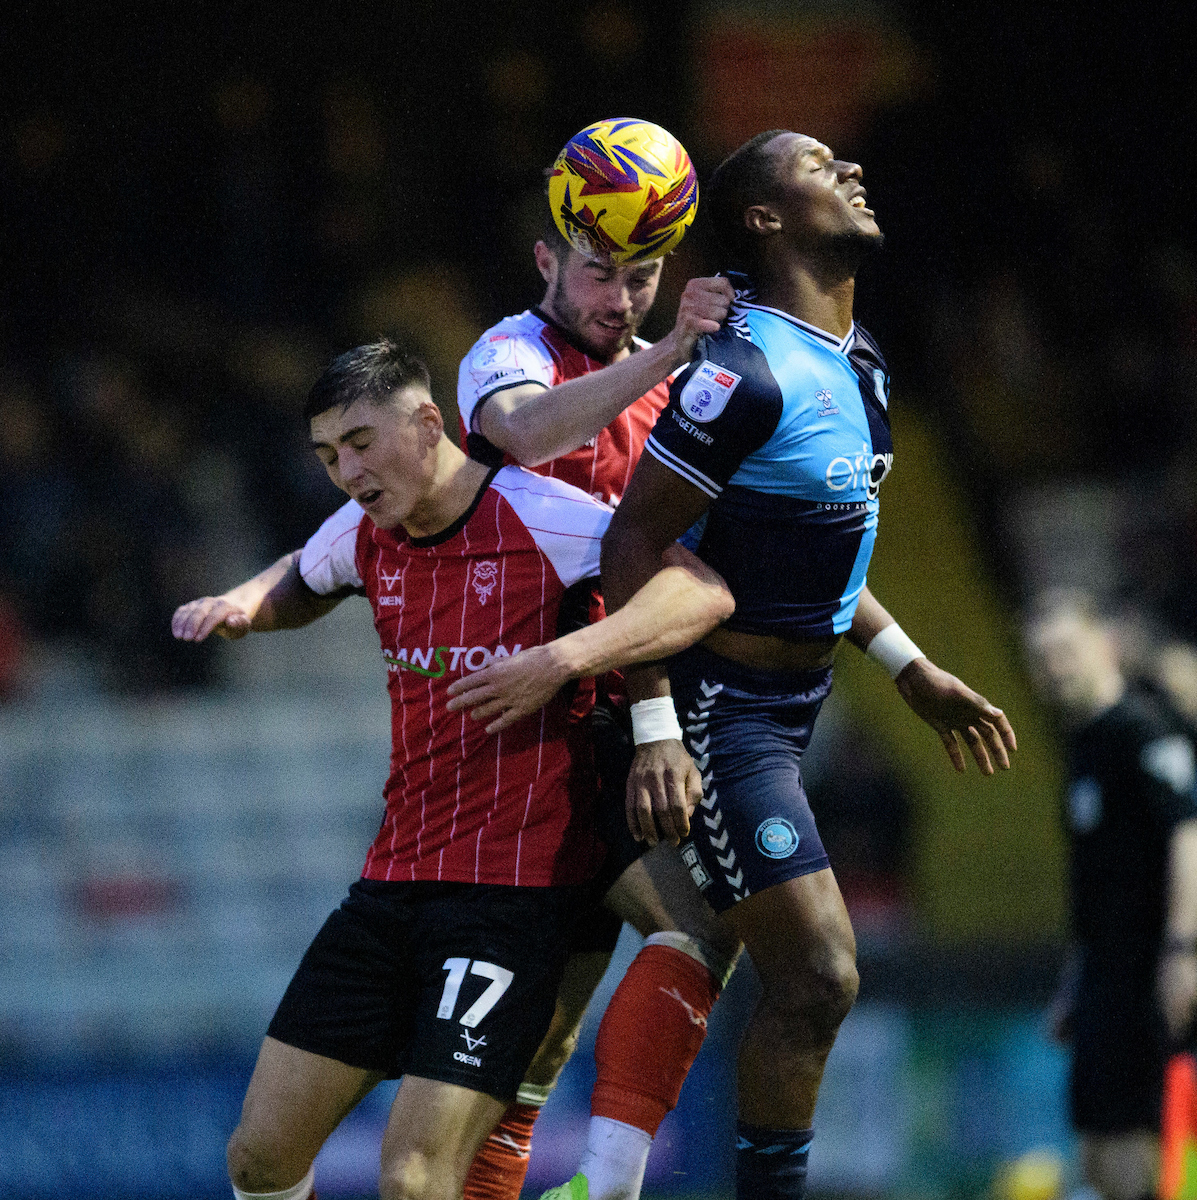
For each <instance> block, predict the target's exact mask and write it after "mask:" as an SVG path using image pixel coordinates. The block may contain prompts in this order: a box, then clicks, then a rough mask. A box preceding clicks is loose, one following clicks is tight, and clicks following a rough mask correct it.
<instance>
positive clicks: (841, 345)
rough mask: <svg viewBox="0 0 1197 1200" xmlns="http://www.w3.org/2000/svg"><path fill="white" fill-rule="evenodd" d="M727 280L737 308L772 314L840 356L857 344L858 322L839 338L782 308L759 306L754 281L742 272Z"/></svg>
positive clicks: (733, 272) (730, 273) (734, 272)
mask: <svg viewBox="0 0 1197 1200" xmlns="http://www.w3.org/2000/svg"><path fill="white" fill-rule="evenodd" d="M727 278H728V280H729V281H730V282H731V285H732V287H734V288H735V289H736V300H735V307H736V308H750V309H754V310H755V311H756V312H767V313H772V315H773V316H775V317H780V318H781V319H782V320H783V321H787V322H789V324H791V325H794V326H796V327H797V328H798V329H801V330H802V331H803V332H804V333H809V334H810V335H811V337H813V338H817V339H818V340H819V341H820V342H822V343H823V345H825V346H830V347H831V348H832V349H834V350H837V351H839V353H840V354H847V353H848V351H849V350H851V349H852V347H853V346H854V345H855V344H856V322H855V321H853V322H852V326H851V328H850V329H849V330H848V332H847V334H846V335H845V336H844V337H842V338H837V337H836V336H835V334H833V333H828V332H827V330H826V329H820V328H819V327H818V326H817V325H812V324H811V323H810V322H809V321H801V320H799V319H798V318H797V317H795V316H793V315H791V314H790V313H788V312H785V311H783V310H782V309H780V308H770V307H769V306H768V305H767V304H758V303H757V302H756V301H755V299H753V297H755V295H756V289H755V288H754V287H753V285H752V280H751V279H749V277H748V276H747V275H745V274H744V273H743V272H742V271H728V272H727Z"/></svg>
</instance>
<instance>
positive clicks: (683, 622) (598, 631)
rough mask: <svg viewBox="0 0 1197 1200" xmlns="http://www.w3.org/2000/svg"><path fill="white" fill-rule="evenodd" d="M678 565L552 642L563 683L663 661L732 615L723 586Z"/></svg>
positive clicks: (731, 603) (669, 568) (729, 595)
mask: <svg viewBox="0 0 1197 1200" xmlns="http://www.w3.org/2000/svg"><path fill="white" fill-rule="evenodd" d="M707 570H708V572H709V575H710V576H713V580H711V579H710V578H707V579H704V578H701V577H699V576H698V575H696V574H695V573H694V572H693V571H691V570H689V569H688V568H687V567H684V566H667V567H664V568H663V569H662V570H660V571H658V572H657V574H656V575H654V576H653V577H652V578H651V579H650V580H649V581H648V582H647V583H646V584H645V585H644V586H643V587H642V588H640V589H639V590H638V591H637V592H636V593H635V594H634V595H633V596H632V598H631V599H630V600H629V601H628V602H627V604H625V605H623V606H622V607H621V608H620V609H619V610H618V611H616V612H614V613H612V614H611V615H610V616H608V617H606V618H604V619H603V620H602V621H598V622H596V623H595V624H594V625H589V626H587V627H586V628H585V629H579V630H577V631H575V632H574V633H571V634H567V635H566V636H565V637H563V638H560V639H558V640H557V641H556V642H554V643H553V648H554V650H555V651H556V653H557V654H558V655H559V656H560V661H561V663H562V665H563V667H564V669H565V670H566V672H567V676H566V677H567V678H569V679H581V678H583V677H585V676H588V675H601V674H603V673H604V672H606V671H611V670H614V669H615V668H616V667H626V666H629V665H631V664H633V663H645V662H653V661H655V660H657V659H662V658H668V657H669V655H671V654H676V653H677V652H678V651H679V650H684V649H685V648H686V647H687V646H692V645H693V644H694V643H695V642H697V641H698V640H699V639H700V638H702V637H705V636H706V635H707V634H708V633H710V631H711V630H712V629H714V628H715V626H716V625H718V624H719V623H720V622H721V621H726V620H727V618H728V617H730V616H731V614H732V612H733V611H735V602H734V601H733V600H732V597H731V593H730V592H729V591H728V590H727V586H726V584H724V583H723V580H722V579H721V578H720V577H719V576H718V575H717V574H715V573H714V572H710V571H709V568H707Z"/></svg>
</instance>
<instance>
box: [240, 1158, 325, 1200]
mask: <svg viewBox="0 0 1197 1200" xmlns="http://www.w3.org/2000/svg"><path fill="white" fill-rule="evenodd" d="M315 1182H316V1166H315V1164H314V1163H313V1164H312V1166H311V1167H310V1168H309V1169H308V1173H307V1174H306V1175H305V1176H304V1177H303V1178H302V1179H301V1180H300V1181H299V1182H298V1183H297V1184H296V1185H295V1186H294V1187H289V1188H287V1189H286V1190H284V1191H281V1192H243V1191H242V1190H241V1189H240V1188H239V1187H237V1186H236V1184H234V1185H233V1195H234V1196H235V1197H236V1198H237V1200H307V1198H308V1197H309V1196H310V1195H311V1194H312V1187H313V1185H314V1184H315Z"/></svg>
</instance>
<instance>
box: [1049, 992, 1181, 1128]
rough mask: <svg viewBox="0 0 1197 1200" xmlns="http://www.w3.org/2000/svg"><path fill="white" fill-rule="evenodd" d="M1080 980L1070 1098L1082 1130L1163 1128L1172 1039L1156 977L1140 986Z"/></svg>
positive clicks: (1073, 1020)
mask: <svg viewBox="0 0 1197 1200" xmlns="http://www.w3.org/2000/svg"><path fill="white" fill-rule="evenodd" d="M1111 982H1112V984H1113V986H1103V987H1092V986H1086V985H1085V983H1084V982H1082V984H1081V988H1080V992H1079V996H1078V1000H1077V1005H1076V1009H1075V1010H1074V1012H1073V1018H1072V1070H1071V1073H1070V1077H1069V1081H1068V1100H1069V1107H1070V1109H1071V1115H1072V1124H1073V1127H1074V1128H1075V1129H1077V1130H1079V1131H1080V1132H1082V1133H1095V1134H1116V1133H1130V1132H1131V1131H1133V1130H1137V1129H1147V1130H1158V1129H1159V1127H1160V1107H1161V1104H1162V1102H1163V1092H1164V1064H1165V1062H1166V1059H1167V1039H1166V1035H1165V1031H1164V1025H1163V1021H1162V1019H1161V1017H1160V1015H1159V1011H1158V1009H1157V1008H1156V1005H1155V1002H1154V997H1153V991H1152V983H1151V981H1146V982H1145V985H1144V986H1143V987H1141V988H1135V989H1133V990H1132V989H1128V988H1126V987H1121V986H1117V984H1118V983H1125V982H1126V981H1125V980H1124V979H1123V980H1118V979H1115V980H1112V981H1111Z"/></svg>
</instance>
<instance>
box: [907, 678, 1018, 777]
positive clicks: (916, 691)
mask: <svg viewBox="0 0 1197 1200" xmlns="http://www.w3.org/2000/svg"><path fill="white" fill-rule="evenodd" d="M894 682H895V683H896V684H897V685H898V691H899V692H901V694H902V699H903V700H905V701H906V703H907V704H909V705H910V707H911V708H912V709H914V711H915V713H917V714H918V716H920V717H922V719H923V720H924V721H926V722H927V724H928V725H930V726H931V728H932V729H934V730H935V732H936V733H938V734H939V740H940V741H941V742H943V747H944V749H945V750H946V751H947V752H948V758H950V759H951V760H952V766H954V767H955V768H956V770H957V771H963V770H964V762H965V759H964V752H963V751H962V750H961V748H960V740H959V739H961V738H963V739H964V742H965V744H966V745H967V746H968V748H969V750H971V751H972V755H973V758H974V759H976V761H977V766H978V767H980V768H981V774H982V775H992V774H993V769H994V768H993V764H994V763H995V762H996V763H997V765H998V766H999V767H1001V768H1002V770H1003V771H1005V770H1008V769H1009V767H1010V752H1011V751H1014V750H1017V749H1018V742H1017V741H1016V739H1015V737H1014V730H1013V729H1012V728H1011V727H1010V722H1009V721H1008V720H1007V719H1006V714H1005V713H1004V712H1002V710H1001V709H1000V708H997V707H996V706H995V705H992V704H990V703H989V701H988V700H986V699H985V697H984V696H982V695H981V694H980V693H979V692H974V691H973V689H972V688H970V687H969V686H968V685H967V684H965V683H962V682H961V681H960V680H959V679H957V678H956V676H955V675H949V674H948V672H947V671H942V670H940V668H939V667H937V666H936V665H935V664H934V663H933V662H931V661H930V659H926V658H916V659H915V660H914V661H913V662H911V663H908V664H907V665H906V666H905V667H903V668H902V671H901V672H900V673H899V675H898V678H897V679H896V680H894ZM991 756H992V757H991Z"/></svg>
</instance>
